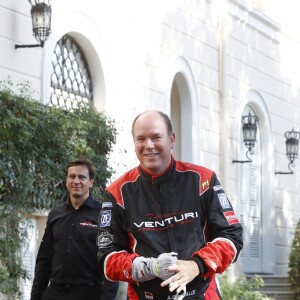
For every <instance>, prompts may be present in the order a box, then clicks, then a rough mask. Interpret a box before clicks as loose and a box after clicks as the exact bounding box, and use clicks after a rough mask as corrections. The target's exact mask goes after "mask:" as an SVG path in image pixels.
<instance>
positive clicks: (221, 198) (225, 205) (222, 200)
mask: <svg viewBox="0 0 300 300" xmlns="http://www.w3.org/2000/svg"><path fill="white" fill-rule="evenodd" d="M218 198H219V202H220V204H221V206H222V207H223V209H227V208H231V206H230V203H229V201H228V199H227V197H226V195H225V194H224V193H220V194H218Z"/></svg>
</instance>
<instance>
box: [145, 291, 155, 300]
mask: <svg viewBox="0 0 300 300" xmlns="http://www.w3.org/2000/svg"><path fill="white" fill-rule="evenodd" d="M145 298H146V299H154V298H153V294H152V293H150V292H145Z"/></svg>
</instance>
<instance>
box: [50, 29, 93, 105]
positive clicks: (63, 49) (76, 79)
mask: <svg viewBox="0 0 300 300" xmlns="http://www.w3.org/2000/svg"><path fill="white" fill-rule="evenodd" d="M51 67H52V70H51V88H50V93H51V96H50V103H51V104H52V105H55V106H58V107H61V108H63V109H66V110H72V109H75V108H77V107H79V106H80V105H81V104H89V105H92V96H93V93H92V80H91V76H90V72H89V68H88V64H87V61H86V59H85V56H84V54H83V52H82V51H81V49H80V46H79V45H78V44H77V43H76V41H75V40H74V39H73V38H72V37H70V36H68V35H65V36H63V37H62V38H61V39H60V40H59V41H58V43H57V44H56V47H55V50H54V53H53V55H52V65H51Z"/></svg>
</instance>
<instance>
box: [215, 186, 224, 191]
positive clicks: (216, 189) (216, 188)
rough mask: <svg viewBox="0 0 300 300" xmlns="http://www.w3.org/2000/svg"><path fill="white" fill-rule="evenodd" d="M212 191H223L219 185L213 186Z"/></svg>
mask: <svg viewBox="0 0 300 300" xmlns="http://www.w3.org/2000/svg"><path fill="white" fill-rule="evenodd" d="M213 189H214V191H220V190H223V187H222V186H221V185H220V184H219V185H215V186H213Z"/></svg>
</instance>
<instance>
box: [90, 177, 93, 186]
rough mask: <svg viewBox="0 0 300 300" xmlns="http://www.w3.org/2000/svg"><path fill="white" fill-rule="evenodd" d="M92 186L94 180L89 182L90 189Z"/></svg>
mask: <svg viewBox="0 0 300 300" xmlns="http://www.w3.org/2000/svg"><path fill="white" fill-rule="evenodd" d="M93 185H94V180H93V179H91V180H90V188H91V187H93Z"/></svg>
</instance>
